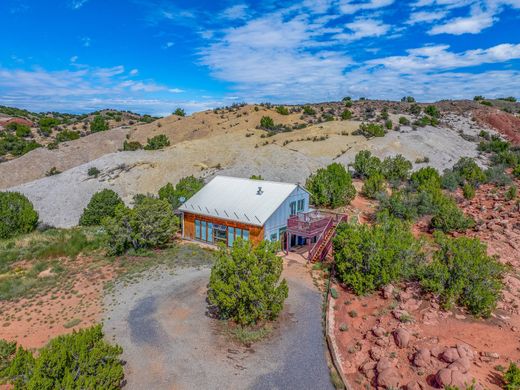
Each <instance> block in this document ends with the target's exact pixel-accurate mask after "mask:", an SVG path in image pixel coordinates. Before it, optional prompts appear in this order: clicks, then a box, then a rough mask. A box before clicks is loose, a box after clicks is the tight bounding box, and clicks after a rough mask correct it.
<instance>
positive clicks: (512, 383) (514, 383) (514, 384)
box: [504, 362, 520, 390]
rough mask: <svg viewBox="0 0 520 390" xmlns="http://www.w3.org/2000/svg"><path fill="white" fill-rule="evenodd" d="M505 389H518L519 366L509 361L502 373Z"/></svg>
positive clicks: (519, 382)
mask: <svg viewBox="0 0 520 390" xmlns="http://www.w3.org/2000/svg"><path fill="white" fill-rule="evenodd" d="M504 382H505V386H504V389H505V390H519V389H520V368H518V366H517V365H516V364H515V363H513V362H511V363H510V364H509V368H508V369H507V371H506V372H505V374H504Z"/></svg>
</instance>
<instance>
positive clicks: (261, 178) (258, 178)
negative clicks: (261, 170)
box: [250, 175, 264, 180]
mask: <svg viewBox="0 0 520 390" xmlns="http://www.w3.org/2000/svg"><path fill="white" fill-rule="evenodd" d="M250 179H251V180H264V178H263V177H262V175H251V177H250Z"/></svg>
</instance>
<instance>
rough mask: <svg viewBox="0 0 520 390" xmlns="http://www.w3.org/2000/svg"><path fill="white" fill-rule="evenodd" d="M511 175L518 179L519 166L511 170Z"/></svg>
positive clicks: (519, 176) (519, 175) (519, 174)
mask: <svg viewBox="0 0 520 390" xmlns="http://www.w3.org/2000/svg"><path fill="white" fill-rule="evenodd" d="M513 175H514V176H515V177H517V178H520V164H518V165H517V166H516V167H514V168H513Z"/></svg>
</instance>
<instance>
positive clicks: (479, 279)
mask: <svg viewBox="0 0 520 390" xmlns="http://www.w3.org/2000/svg"><path fill="white" fill-rule="evenodd" d="M435 241H436V243H437V244H438V245H439V250H438V251H436V252H435V254H434V256H433V260H432V261H431V263H430V264H428V265H427V266H425V267H424V269H423V270H422V272H421V285H422V287H423V288H424V289H425V290H426V291H430V292H433V293H434V294H437V295H438V296H439V298H440V300H441V303H442V304H443V306H444V307H445V308H450V307H452V306H453V305H454V304H459V305H461V306H464V307H465V308H467V309H468V310H469V311H470V312H471V313H472V314H474V315H478V316H484V317H487V316H489V315H490V314H491V311H492V310H493V309H494V308H495V306H496V302H497V300H498V298H499V297H500V291H501V289H502V280H501V279H502V274H503V272H504V267H503V266H502V265H501V264H500V263H499V262H498V261H497V260H496V259H495V258H493V257H490V256H488V255H487V253H486V252H487V248H486V245H485V244H483V243H481V242H480V240H479V239H478V238H469V237H458V238H449V237H447V236H445V235H443V234H439V233H436V234H435Z"/></svg>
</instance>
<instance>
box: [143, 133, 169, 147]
mask: <svg viewBox="0 0 520 390" xmlns="http://www.w3.org/2000/svg"><path fill="white" fill-rule="evenodd" d="M167 146H170V140H169V139H168V137H167V136H166V135H164V134H159V135H156V136H155V137H152V138H148V140H147V144H146V145H145V147H144V149H145V150H159V149H163V148H165V147H167Z"/></svg>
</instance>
